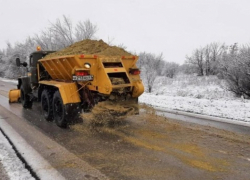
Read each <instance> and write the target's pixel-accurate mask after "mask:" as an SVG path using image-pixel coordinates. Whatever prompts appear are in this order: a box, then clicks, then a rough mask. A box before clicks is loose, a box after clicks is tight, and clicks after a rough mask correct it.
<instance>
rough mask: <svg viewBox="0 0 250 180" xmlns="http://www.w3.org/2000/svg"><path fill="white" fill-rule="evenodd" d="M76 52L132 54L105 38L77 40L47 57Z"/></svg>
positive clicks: (112, 54)
mask: <svg viewBox="0 0 250 180" xmlns="http://www.w3.org/2000/svg"><path fill="white" fill-rule="evenodd" d="M74 54H96V55H106V56H107V55H108V56H132V54H130V53H128V52H127V51H125V50H124V49H122V48H119V47H117V46H109V45H108V44H107V43H105V42H104V41H103V40H99V41H97V40H89V39H87V40H83V41H79V42H76V43H74V44H72V45H70V46H68V47H66V48H65V49H62V50H60V51H57V52H55V53H51V54H49V55H48V56H46V57H50V58H51V57H55V56H64V55H74Z"/></svg>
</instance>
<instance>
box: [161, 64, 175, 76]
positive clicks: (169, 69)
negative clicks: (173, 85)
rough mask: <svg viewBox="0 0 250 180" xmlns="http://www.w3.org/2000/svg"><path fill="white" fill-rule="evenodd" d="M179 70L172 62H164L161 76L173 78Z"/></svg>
mask: <svg viewBox="0 0 250 180" xmlns="http://www.w3.org/2000/svg"><path fill="white" fill-rule="evenodd" d="M178 70H179V64H177V63H174V62H166V63H165V65H164V69H163V75H164V76H167V77H169V78H174V76H175V75H176V74H177V72H178Z"/></svg>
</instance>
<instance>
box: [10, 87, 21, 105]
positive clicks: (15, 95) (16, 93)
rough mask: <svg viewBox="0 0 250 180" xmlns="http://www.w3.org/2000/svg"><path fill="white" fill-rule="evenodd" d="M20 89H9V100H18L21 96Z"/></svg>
mask: <svg viewBox="0 0 250 180" xmlns="http://www.w3.org/2000/svg"><path fill="white" fill-rule="evenodd" d="M20 94H21V93H20V89H11V90H10V91H9V102H10V103H12V102H18V100H19V98H20Z"/></svg>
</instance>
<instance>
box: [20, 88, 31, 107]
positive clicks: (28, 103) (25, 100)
mask: <svg viewBox="0 0 250 180" xmlns="http://www.w3.org/2000/svg"><path fill="white" fill-rule="evenodd" d="M20 89H21V97H20V100H21V103H22V105H23V107H24V108H31V107H32V104H33V102H32V100H31V98H30V96H29V95H27V94H25V93H24V89H23V86H21V88H20Z"/></svg>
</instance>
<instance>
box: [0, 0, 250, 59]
mask: <svg viewBox="0 0 250 180" xmlns="http://www.w3.org/2000/svg"><path fill="white" fill-rule="evenodd" d="M63 15H66V16H68V17H70V19H71V20H72V21H73V22H75V23H76V22H78V21H84V20H86V19H90V21H91V22H92V23H94V24H96V25H97V26H98V32H97V34H96V36H97V38H98V39H103V40H104V41H106V42H107V41H109V40H113V41H112V42H113V44H116V45H118V44H124V45H125V46H126V47H127V50H128V51H132V52H137V53H139V52H142V51H145V52H151V53H155V54H159V53H161V52H162V53H163V55H164V59H165V60H166V61H173V62H177V63H183V62H184V61H185V56H186V55H190V54H191V53H192V51H193V50H194V49H195V48H199V47H201V46H205V45H206V44H209V43H211V42H221V43H222V42H225V43H226V44H233V43H235V42H238V43H239V44H246V43H249V42H250V23H249V18H250V0H238V1H236V0H39V1H38V0H0V49H3V48H5V47H6V42H7V41H9V42H10V43H15V42H23V41H24V40H25V39H26V38H27V37H28V36H31V37H32V36H33V35H34V34H35V33H39V32H40V31H41V30H43V29H44V28H46V27H48V26H49V22H55V21H56V19H57V18H62V16H63Z"/></svg>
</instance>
